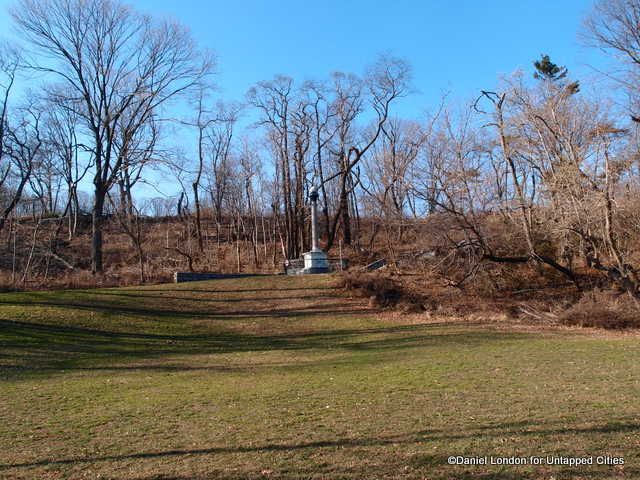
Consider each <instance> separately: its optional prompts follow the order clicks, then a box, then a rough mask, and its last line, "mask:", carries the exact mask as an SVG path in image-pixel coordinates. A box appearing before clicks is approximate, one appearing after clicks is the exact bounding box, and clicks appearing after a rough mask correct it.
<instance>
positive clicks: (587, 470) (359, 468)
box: [0, 418, 640, 480]
mask: <svg viewBox="0 0 640 480" xmlns="http://www.w3.org/2000/svg"><path fill="white" fill-rule="evenodd" d="M631 432H636V433H638V432H640V423H638V422H637V421H635V420H633V419H628V418H621V419H616V420H613V421H609V422H607V423H603V424H597V425H590V426H571V427H567V426H566V424H565V422H564V421H562V420H561V419H554V420H548V421H546V422H545V423H544V424H538V423H530V422H514V423H503V424H496V425H491V426H485V427H471V428H465V429H463V430H462V431H460V430H456V428H455V426H452V427H451V428H449V429H443V428H434V429H430V430H422V431H416V432H409V433H404V434H397V435H382V436H378V437H360V438H358V437H356V438H353V437H350V438H337V439H328V440H314V441H307V442H297V443H284V442H283V443H265V444H262V445H230V446H229V445H228V446H216V447H208V448H192V449H168V450H161V451H149V452H136V453H125V454H117V455H102V456H85V457H74V458H62V459H59V458H58V459H56V458H49V459H41V460H35V461H31V462H23V463H13V464H3V465H0V470H8V469H24V468H34V467H44V466H73V465H78V464H84V463H97V462H122V461H131V460H154V459H159V460H166V459H169V458H177V457H181V456H200V455H202V456H205V455H220V454H247V455H258V454H268V453H273V452H287V453H289V454H292V455H295V454H296V452H304V451H307V450H314V451H317V450H326V451H327V452H326V454H325V455H324V456H323V458H325V459H326V458H328V457H329V456H330V455H331V451H332V450H333V451H340V454H341V456H342V455H344V454H345V449H347V452H348V449H353V450H354V451H353V452H351V453H347V455H354V456H359V455H358V449H370V448H376V447H381V448H385V447H393V449H397V448H398V447H399V446H400V447H401V446H403V445H406V446H409V445H416V444H418V445H420V444H423V443H425V442H438V443H441V444H443V445H450V448H455V443H453V444H452V442H455V441H457V440H467V441H468V440H476V441H477V440H478V439H483V438H484V439H486V440H489V439H491V438H496V437H498V438H511V439H513V437H519V436H523V437H525V438H526V437H527V436H529V435H532V434H535V435H538V436H542V437H544V438H546V439H548V440H547V443H548V444H553V443H554V439H556V438H557V436H558V435H573V436H576V440H577V438H578V437H581V436H584V435H597V436H601V435H607V434H629V433H631ZM579 443H583V442H582V441H581V442H579ZM492 448H493V447H491V446H490V444H487V449H486V450H487V451H483V452H477V453H476V455H478V456H485V455H487V456H505V455H509V454H505V452H504V451H500V452H497V451H493V450H492ZM458 454H459V452H454V451H451V452H447V453H446V454H444V453H443V454H426V453H425V454H416V455H413V456H412V457H411V458H410V462H409V465H407V463H406V458H402V459H398V458H397V457H395V456H394V454H393V453H392V452H389V453H386V452H385V451H380V452H379V454H378V455H382V456H385V458H386V457H388V461H387V462H385V463H386V468H385V470H386V469H389V472H391V471H393V470H394V469H395V468H396V467H398V473H400V472H401V470H400V468H401V467H403V466H404V468H405V469H409V471H410V472H422V473H424V472H427V471H428V472H430V473H433V469H440V470H441V471H442V472H443V473H441V474H439V475H440V476H438V475H434V476H433V477H429V478H451V477H450V476H449V475H452V474H453V475H455V477H454V478H470V479H471V478H473V479H478V478H481V479H485V478H486V479H488V478H497V479H505V480H511V479H516V478H539V475H540V472H537V473H535V472H526V471H522V470H516V469H514V468H512V467H506V468H504V467H496V466H493V468H492V469H493V471H491V472H490V473H488V472H486V470H487V469H488V467H487V466H473V467H468V466H453V465H448V462H447V458H448V456H449V455H458ZM533 454H534V455H543V453H542V452H540V453H535V452H534V453H533ZM603 454H604V452H591V453H590V454H589V455H594V456H596V455H603ZM369 455H370V453H369ZM467 455H468V454H467ZM556 455H557V454H556ZM560 455H562V456H566V457H570V456H584V453H582V452H581V451H575V452H572V451H571V449H570V448H569V451H565V452H562V453H560ZM394 461H396V462H399V463H398V465H397V466H396V465H393V462H394ZM305 465H306V466H305V467H303V468H295V467H292V468H290V469H288V470H287V472H288V473H290V474H291V475H294V474H295V475H298V476H297V477H293V478H303V477H308V476H309V474H316V475H317V474H318V473H322V474H325V475H328V474H331V473H338V472H341V473H344V474H345V475H346V477H349V476H351V477H352V478H366V476H365V477H362V476H361V474H364V473H366V468H367V462H362V465H357V464H356V465H353V463H352V466H351V467H350V468H348V469H344V470H343V469H342V467H341V466H340V465H335V464H333V463H331V462H324V464H322V465H317V466H311V465H308V462H306V461H305ZM544 468H546V470H547V471H548V472H549V473H553V474H554V475H560V478H564V475H576V476H580V478H602V474H603V469H602V468H601V469H597V468H595V467H584V468H576V467H564V466H563V467H558V466H545V467H544ZM609 471H611V473H613V469H611V468H609ZM216 473H219V474H220V475H219V476H218V475H216V478H236V477H234V475H238V474H239V473H237V471H236V473H233V472H231V471H229V472H226V474H225V471H224V470H221V471H216ZM247 473H248V472H243V475H246V474H247ZM378 473H384V472H378ZM405 473H406V470H405ZM637 473H640V470H638V469H637V468H629V466H627V468H625V474H626V475H631V476H633V475H634V474H637ZM354 475H355V476H354ZM405 476H408V477H411V475H410V474H409V475H402V477H403V478H404V477H405ZM147 478H169V477H159V476H156V477H147ZM191 478H194V477H191ZM195 478H197V477H195ZM283 478H288V477H286V476H285V477H283ZM382 478H391V477H387V476H384V475H383V476H382ZM571 478H572V477H571Z"/></svg>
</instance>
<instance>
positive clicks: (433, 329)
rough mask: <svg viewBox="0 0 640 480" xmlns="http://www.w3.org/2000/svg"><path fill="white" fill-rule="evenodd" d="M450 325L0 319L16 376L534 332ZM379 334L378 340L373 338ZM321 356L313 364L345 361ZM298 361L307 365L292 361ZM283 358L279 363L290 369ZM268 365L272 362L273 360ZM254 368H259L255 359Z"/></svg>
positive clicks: (9, 372)
mask: <svg viewBox="0 0 640 480" xmlns="http://www.w3.org/2000/svg"><path fill="white" fill-rule="evenodd" d="M444 325H446V324H445V323H440V324H437V323H433V324H423V325H400V326H389V327H381V328H362V329H332V330H322V331H313V332H297V333H296V332H292V333H287V334H273V335H258V334H251V333H241V332H225V333H209V334H190V335H167V334H152V333H138V332H114V331H107V330H99V329H91V328H84V327H77V326H62V325H45V324H38V323H31V322H22V321H10V320H0V363H1V364H4V366H2V365H0V372H3V373H4V376H7V377H15V376H24V375H34V374H38V373H40V374H47V373H49V374H50V373H52V372H55V371H58V370H73V369H78V370H92V369H96V370H109V369H113V370H118V369H123V370H144V369H149V370H158V371H163V370H165V371H176V370H190V369H191V368H193V369H194V370H198V369H202V365H198V363H195V365H185V366H176V365H175V364H171V363H170V362H166V363H165V364H164V365H163V364H160V365H157V364H155V365H144V364H143V365H131V362H135V361H145V360H160V361H163V362H165V361H166V358H163V357H171V356H187V357H190V356H194V355H212V354H229V353H242V352H265V351H276V350H277V351H301V350H320V351H323V352H327V351H328V349H331V351H334V352H336V351H337V352H371V353H373V354H376V353H381V354H382V353H384V352H389V351H403V350H407V349H414V348H425V347H435V346H438V347H442V346H443V345H444V346H451V347H452V348H453V347H460V346H470V345H480V344H485V343H487V342H502V341H507V340H509V341H526V340H527V339H528V338H530V334H525V333H515V332H496V331H491V330H480V329H469V330H465V331H447V330H444V331H443V330H442V329H441V328H438V327H442V326H444ZM372 336H373V337H375V338H371V337H372ZM325 357H326V355H323V356H322V359H320V360H319V361H318V362H316V363H315V364H313V365H318V364H321V363H322V362H323V361H324V362H329V363H330V362H335V361H339V360H336V359H335V358H329V359H327V358H325ZM291 365H293V366H295V367H296V368H302V367H303V366H304V365H305V364H304V363H302V364H301V363H300V362H298V361H296V359H292V360H291ZM286 366H288V365H287V364H281V365H280V367H286ZM264 367H265V368H273V364H271V363H266V364H265V365H264ZM205 368H206V369H211V370H221V371H222V370H229V369H235V370H240V369H242V368H243V366H242V365H235V366H233V367H229V366H228V365H224V364H222V365H218V366H213V367H211V366H209V367H205ZM244 368H246V369H247V370H249V369H251V370H255V369H256V368H260V365H259V364H258V365H256V364H255V363H253V362H247V364H246V365H245V366H244Z"/></svg>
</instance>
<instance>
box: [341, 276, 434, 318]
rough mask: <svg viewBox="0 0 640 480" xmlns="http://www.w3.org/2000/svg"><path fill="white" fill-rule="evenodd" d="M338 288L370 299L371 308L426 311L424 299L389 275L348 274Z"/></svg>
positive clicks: (342, 278) (407, 311) (410, 311)
mask: <svg viewBox="0 0 640 480" xmlns="http://www.w3.org/2000/svg"><path fill="white" fill-rule="evenodd" d="M338 287H340V288H344V289H346V290H349V291H351V292H354V293H355V294H357V295H359V296H362V297H367V298H369V303H370V304H371V306H376V307H382V308H398V309H401V310H402V311H404V312H406V313H412V312H413V313H415V312H419V311H424V310H425V307H424V298H423V297H422V296H421V295H419V294H417V293H415V292H412V291H410V290H408V289H407V288H405V287H404V286H402V285H401V284H400V283H399V282H397V281H395V280H394V279H393V278H391V277H389V276H388V275H384V274H379V273H346V274H344V275H343V276H342V277H341V278H340V280H339V282H338Z"/></svg>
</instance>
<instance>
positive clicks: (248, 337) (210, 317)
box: [0, 276, 640, 480]
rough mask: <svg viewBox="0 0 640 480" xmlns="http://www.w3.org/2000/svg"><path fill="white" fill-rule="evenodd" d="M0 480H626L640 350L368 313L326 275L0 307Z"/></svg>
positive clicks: (635, 459)
mask: <svg viewBox="0 0 640 480" xmlns="http://www.w3.org/2000/svg"><path fill="white" fill-rule="evenodd" d="M451 455H461V456H495V457H499V456H511V455H517V456H525V457H529V456H547V455H556V456H564V457H575V456H594V457H596V456H599V455H610V456H615V457H619V456H622V457H624V459H625V464H624V465H623V466H596V465H594V466H582V467H573V466H550V465H540V466H532V465H524V466H517V467H514V466H506V467H505V466H496V465H488V466H483V465H475V466H461V465H448V464H447V458H448V457H449V456H451ZM594 462H595V459H594ZM0 478H38V479H47V478H135V479H152V478H164V479H168V478H180V479H183V478H184V479H191V478H215V479H245V478H250V479H263V478H286V479H299V478H313V479H321V478H327V479H333V478H338V479H342V478H345V479H346V478H348V479H380V478H426V479H445V478H447V479H448V478H470V479H499V480H500V479H502V480H511V479H513V480H515V479H521V478H541V479H542V478H544V479H552V478H554V479H563V478H586V479H601V478H640V342H639V337H638V336H637V335H635V334H603V333H597V332H592V331H580V330H566V329H550V328H547V329H535V328H525V327H522V326H518V325H502V324H500V323H495V322H493V323H492V322H474V323H470V322H464V321H456V320H438V319H435V318H434V319H431V320H430V319H429V318H427V317H426V316H416V315H414V316H391V315H387V314H384V315H381V314H379V313H377V312H373V311H371V310H370V309H369V308H368V307H367V302H366V300H364V301H363V300H362V299H351V298H348V297H346V296H345V294H344V293H343V292H340V291H337V290H334V289H333V288H331V279H330V277H326V276H313V277H304V278H292V277H252V278H244V279H233V280H218V281H212V282H199V283H190V284H180V285H165V286H153V287H145V288H123V289H105V290H93V291H64V292H35V293H15V294H14V293H12V294H1V295H0Z"/></svg>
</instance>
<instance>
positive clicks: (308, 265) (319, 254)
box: [302, 187, 329, 274]
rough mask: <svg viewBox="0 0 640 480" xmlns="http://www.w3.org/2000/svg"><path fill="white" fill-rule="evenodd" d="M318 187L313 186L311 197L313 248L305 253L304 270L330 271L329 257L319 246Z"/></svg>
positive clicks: (309, 271)
mask: <svg viewBox="0 0 640 480" xmlns="http://www.w3.org/2000/svg"><path fill="white" fill-rule="evenodd" d="M318 197H319V195H318V189H317V188H316V187H311V189H310V190H309V199H310V200H311V250H310V251H309V252H306V253H303V254H302V257H303V258H304V270H303V271H302V273H303V274H306V273H327V272H328V271H329V258H328V257H327V254H326V253H325V252H323V251H322V250H321V249H320V247H319V246H318Z"/></svg>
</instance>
